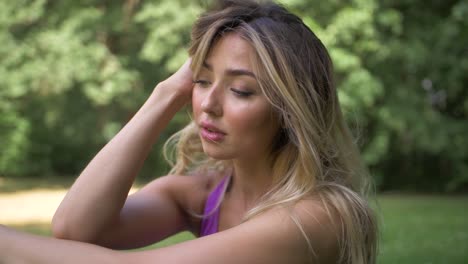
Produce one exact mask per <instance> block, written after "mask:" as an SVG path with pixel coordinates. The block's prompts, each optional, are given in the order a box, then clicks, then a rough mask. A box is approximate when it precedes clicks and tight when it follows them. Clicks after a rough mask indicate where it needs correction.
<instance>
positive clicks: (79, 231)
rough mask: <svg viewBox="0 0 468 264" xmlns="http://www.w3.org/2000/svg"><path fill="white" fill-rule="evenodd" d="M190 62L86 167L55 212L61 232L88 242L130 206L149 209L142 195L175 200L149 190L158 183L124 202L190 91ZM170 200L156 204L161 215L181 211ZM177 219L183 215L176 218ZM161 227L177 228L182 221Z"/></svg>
mask: <svg viewBox="0 0 468 264" xmlns="http://www.w3.org/2000/svg"><path fill="white" fill-rule="evenodd" d="M189 63H190V62H189V61H187V62H186V63H185V64H184V65H183V66H182V67H181V68H180V69H179V71H178V72H176V73H175V74H174V75H172V76H171V77H170V78H168V79H167V80H165V81H164V82H162V83H160V84H158V86H157V87H156V89H155V90H154V91H153V93H152V94H151V96H150V97H149V98H148V100H147V101H146V102H145V104H144V105H143V106H142V107H141V108H140V109H139V111H138V112H137V113H136V114H135V116H134V117H133V118H132V120H130V121H129V122H128V123H127V124H126V125H125V127H124V128H122V130H121V131H120V132H119V133H118V134H117V135H116V136H115V137H114V138H113V139H112V140H111V141H110V142H109V143H108V144H107V145H106V146H105V147H104V148H103V149H102V150H101V151H100V152H99V153H98V154H97V155H96V156H95V157H94V158H93V160H92V161H91V162H90V163H89V164H88V166H87V167H86V168H85V169H84V170H83V172H82V173H81V175H80V176H79V177H78V179H77V180H76V181H75V183H74V184H73V186H72V187H71V189H70V191H69V192H68V193H67V195H66V196H65V198H64V200H63V201H62V203H61V204H60V206H59V208H58V209H57V211H56V213H55V215H54V218H53V222H52V229H53V233H54V235H55V236H56V237H59V238H66V239H73V240H79V241H85V242H98V241H100V240H106V239H105V238H104V239H103V238H102V237H101V235H102V234H103V233H104V232H105V231H107V233H112V230H113V228H112V227H116V226H118V225H119V224H120V223H121V220H122V219H121V218H122V216H123V215H125V212H127V213H130V214H131V213H136V212H138V211H140V210H142V209H146V208H145V205H144V203H141V201H148V197H152V198H153V199H158V198H162V200H164V201H168V202H170V197H169V196H168V195H166V194H164V193H162V194H160V195H159V196H158V195H150V194H151V193H154V190H157V189H158V188H159V189H164V188H165V187H164V184H160V185H159V186H156V187H155V188H150V189H152V190H148V191H145V192H142V193H141V194H139V195H136V196H134V199H129V202H128V204H127V203H125V201H126V199H127V195H128V192H129V189H130V187H131V185H132V183H133V181H134V179H135V177H136V175H137V173H138V171H139V170H140V168H141V166H142V164H143V162H144V160H145V159H146V157H147V155H148V153H149V152H150V150H151V148H152V146H153V144H154V143H155V141H156V140H157V138H158V136H159V134H160V132H161V131H162V130H163V129H164V128H165V127H166V125H167V124H168V122H169V121H170V120H171V118H172V117H173V116H174V115H175V113H176V112H177V111H178V110H179V109H180V108H181V107H182V106H183V105H184V104H185V103H186V102H187V101H188V100H189V98H190V96H191V89H192V73H191V71H190V69H189ZM124 204H125V206H124ZM166 205H167V206H162V207H159V208H158V207H156V208H153V210H157V211H158V209H159V210H161V212H160V215H165V214H166V213H167V215H169V216H175V217H181V216H180V214H178V213H177V211H176V209H175V208H174V206H175V205H174V203H167V204H166ZM123 208H124V210H122V209H123ZM122 213H123V214H122ZM177 222H180V221H174V223H177ZM162 228H165V229H166V230H167V229H168V228H169V229H172V230H171V231H173V230H175V229H177V228H179V227H176V226H175V227H170V226H163V227H162ZM156 236H157V234H156Z"/></svg>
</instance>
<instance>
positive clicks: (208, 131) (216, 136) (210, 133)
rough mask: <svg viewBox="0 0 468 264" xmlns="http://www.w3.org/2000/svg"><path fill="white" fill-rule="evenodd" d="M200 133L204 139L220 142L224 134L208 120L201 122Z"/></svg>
mask: <svg viewBox="0 0 468 264" xmlns="http://www.w3.org/2000/svg"><path fill="white" fill-rule="evenodd" d="M200 128H201V129H200V135H201V137H202V138H203V139H204V140H207V141H215V142H220V141H222V140H223V139H224V137H225V136H226V133H225V132H224V131H222V130H221V129H219V128H217V127H216V126H214V125H213V124H210V123H208V122H201V125H200Z"/></svg>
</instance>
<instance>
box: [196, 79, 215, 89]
mask: <svg viewBox="0 0 468 264" xmlns="http://www.w3.org/2000/svg"><path fill="white" fill-rule="evenodd" d="M193 83H194V84H198V85H199V86H200V87H202V88H206V87H208V86H209V85H210V84H211V83H210V82H209V81H207V80H202V79H199V80H194V81H193Z"/></svg>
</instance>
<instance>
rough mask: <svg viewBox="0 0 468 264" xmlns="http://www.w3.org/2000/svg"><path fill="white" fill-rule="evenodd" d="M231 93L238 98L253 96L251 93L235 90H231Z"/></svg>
mask: <svg viewBox="0 0 468 264" xmlns="http://www.w3.org/2000/svg"><path fill="white" fill-rule="evenodd" d="M231 91H233V92H234V93H235V94H236V95H237V96H240V97H249V96H251V95H252V94H253V92H249V91H241V90H238V89H235V88H231Z"/></svg>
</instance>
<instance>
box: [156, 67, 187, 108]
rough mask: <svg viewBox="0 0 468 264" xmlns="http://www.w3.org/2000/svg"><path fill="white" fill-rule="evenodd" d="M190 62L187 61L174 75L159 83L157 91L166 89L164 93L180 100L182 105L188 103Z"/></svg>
mask: <svg viewBox="0 0 468 264" xmlns="http://www.w3.org/2000/svg"><path fill="white" fill-rule="evenodd" d="M191 62H192V59H191V58H189V59H187V60H186V61H185V63H184V64H183V65H182V66H181V67H180V68H179V69H178V70H177V71H176V72H175V73H174V74H172V75H171V76H170V77H169V78H167V79H166V80H164V81H163V82H161V83H159V84H158V88H157V89H161V90H162V89H167V91H166V92H168V93H170V94H171V95H175V96H176V97H177V98H180V99H181V100H182V102H183V103H184V104H186V103H188V102H190V99H191V97H192V88H193V80H192V75H193V74H192V70H191V69H190V64H191Z"/></svg>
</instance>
